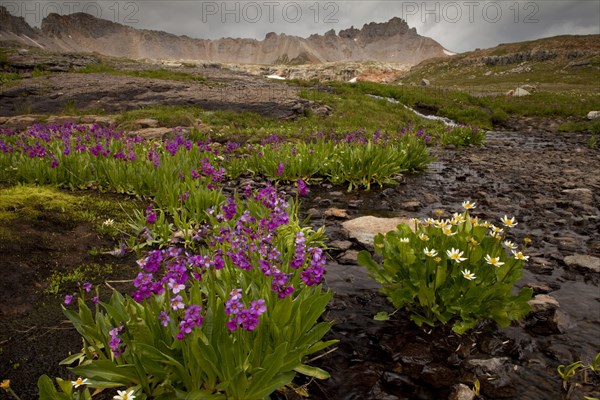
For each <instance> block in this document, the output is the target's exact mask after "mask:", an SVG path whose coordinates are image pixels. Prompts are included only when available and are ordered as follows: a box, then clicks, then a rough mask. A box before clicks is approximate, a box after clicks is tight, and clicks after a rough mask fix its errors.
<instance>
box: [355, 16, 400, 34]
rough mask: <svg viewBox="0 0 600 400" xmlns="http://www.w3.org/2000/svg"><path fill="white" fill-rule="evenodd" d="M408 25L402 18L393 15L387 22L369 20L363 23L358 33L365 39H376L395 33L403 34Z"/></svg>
mask: <svg viewBox="0 0 600 400" xmlns="http://www.w3.org/2000/svg"><path fill="white" fill-rule="evenodd" d="M409 31H410V27H409V26H408V24H407V23H406V21H404V20H403V19H402V18H398V17H394V18H392V19H390V20H389V21H387V22H381V23H377V22H371V23H370V24H365V25H363V27H362V29H361V31H360V35H361V36H363V37H365V38H366V39H371V40H374V39H375V40H376V39H380V38H385V37H392V36H396V35H405V34H406V33H408V32H409Z"/></svg>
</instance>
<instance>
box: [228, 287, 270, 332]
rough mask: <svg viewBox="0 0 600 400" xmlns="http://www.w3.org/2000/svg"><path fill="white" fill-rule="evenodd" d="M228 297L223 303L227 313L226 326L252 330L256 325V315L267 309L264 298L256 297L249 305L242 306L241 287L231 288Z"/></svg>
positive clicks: (231, 328) (232, 328)
mask: <svg viewBox="0 0 600 400" xmlns="http://www.w3.org/2000/svg"><path fill="white" fill-rule="evenodd" d="M229 296H230V297H229V298H228V299H227V302H226V303H225V314H227V315H229V317H230V318H229V321H228V322H227V328H229V330H230V331H235V330H236V329H237V328H238V327H240V326H241V327H242V328H243V329H245V330H247V331H252V330H254V329H255V328H256V326H257V325H258V317H260V316H261V314H263V313H264V312H265V311H267V306H266V305H265V300H264V299H258V300H256V301H253V302H251V303H250V306H248V307H244V303H243V302H242V289H233V290H232V291H231V292H230V293H229Z"/></svg>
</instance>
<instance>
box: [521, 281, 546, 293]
mask: <svg viewBox="0 0 600 400" xmlns="http://www.w3.org/2000/svg"><path fill="white" fill-rule="evenodd" d="M525 286H526V287H528V288H531V289H533V294H548V293H550V292H552V291H553V289H552V288H551V287H550V286H549V285H547V284H545V283H527V284H526V285H525Z"/></svg>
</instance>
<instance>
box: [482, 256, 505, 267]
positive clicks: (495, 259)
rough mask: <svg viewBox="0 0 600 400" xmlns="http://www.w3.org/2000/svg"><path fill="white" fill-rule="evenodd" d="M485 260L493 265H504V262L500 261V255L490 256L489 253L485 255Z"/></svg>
mask: <svg viewBox="0 0 600 400" xmlns="http://www.w3.org/2000/svg"><path fill="white" fill-rule="evenodd" d="M485 262H486V263H488V264H490V265H493V266H494V267H500V266H502V265H504V263H503V262H502V261H500V257H492V256H490V255H489V254H488V255H486V256H485Z"/></svg>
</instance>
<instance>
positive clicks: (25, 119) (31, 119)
mask: <svg viewBox="0 0 600 400" xmlns="http://www.w3.org/2000/svg"><path fill="white" fill-rule="evenodd" d="M39 118H40V117H38V116H36V115H18V116H16V117H10V118H8V120H7V121H5V122H4V124H3V128H10V129H15V130H19V129H26V128H29V127H30V126H31V125H33V124H35V123H36V121H38V120H39Z"/></svg>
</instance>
